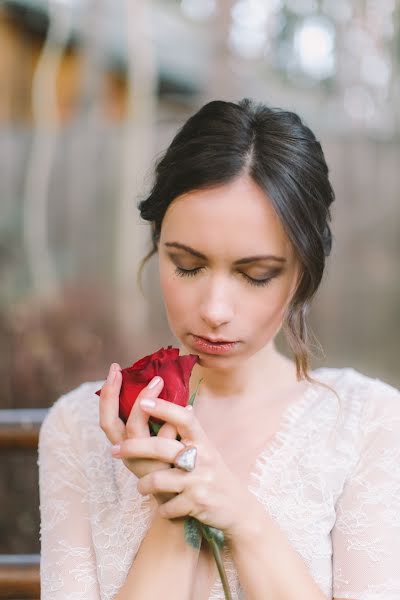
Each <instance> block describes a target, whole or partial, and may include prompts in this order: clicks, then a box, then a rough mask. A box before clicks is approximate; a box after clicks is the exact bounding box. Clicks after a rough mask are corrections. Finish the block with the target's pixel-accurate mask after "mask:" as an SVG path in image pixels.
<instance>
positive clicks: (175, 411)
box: [140, 395, 207, 443]
mask: <svg viewBox="0 0 400 600" xmlns="http://www.w3.org/2000/svg"><path fill="white" fill-rule="evenodd" d="M143 400H145V401H146V404H143ZM151 400H152V401H153V403H154V406H150V405H149V404H148V402H149V401H151ZM140 405H141V407H142V409H143V410H144V411H145V412H146V413H148V414H149V415H152V416H154V417H158V418H159V419H161V420H162V421H166V422H168V423H171V424H172V425H174V426H175V427H176V429H177V431H178V433H179V435H180V436H181V438H182V440H183V441H185V442H187V441H189V442H193V443H196V442H201V441H205V440H207V436H206V433H205V431H204V429H203V428H202V426H201V425H200V423H199V421H198V420H197V418H196V417H195V415H194V411H193V410H187V409H186V408H185V407H183V406H178V405H177V404H173V403H172V402H168V401H167V400H163V399H162V398H148V397H147V395H146V396H145V397H143V398H141V399H140Z"/></svg>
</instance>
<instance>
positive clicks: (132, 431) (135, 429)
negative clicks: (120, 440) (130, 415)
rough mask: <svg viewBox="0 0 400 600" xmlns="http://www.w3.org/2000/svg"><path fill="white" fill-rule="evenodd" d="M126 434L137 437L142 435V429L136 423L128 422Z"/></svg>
mask: <svg viewBox="0 0 400 600" xmlns="http://www.w3.org/2000/svg"><path fill="white" fill-rule="evenodd" d="M126 433H127V434H128V435H129V436H130V437H136V436H139V435H140V427H139V425H138V424H137V423H135V421H131V422H129V421H128V422H127V424H126Z"/></svg>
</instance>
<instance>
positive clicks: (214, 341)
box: [195, 334, 235, 344]
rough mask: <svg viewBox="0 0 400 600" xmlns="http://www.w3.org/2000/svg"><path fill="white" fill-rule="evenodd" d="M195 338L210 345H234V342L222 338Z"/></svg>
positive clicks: (201, 336)
mask: <svg viewBox="0 0 400 600" xmlns="http://www.w3.org/2000/svg"><path fill="white" fill-rule="evenodd" d="M195 337H198V338H200V339H202V340H205V341H206V342H210V343H211V344H234V343H235V342H234V341H233V340H225V339H223V338H215V339H213V338H209V337H204V335H196V334H195Z"/></svg>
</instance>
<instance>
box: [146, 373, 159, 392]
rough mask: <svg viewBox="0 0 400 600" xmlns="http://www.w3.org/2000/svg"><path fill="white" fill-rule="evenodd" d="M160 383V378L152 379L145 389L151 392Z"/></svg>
mask: <svg viewBox="0 0 400 600" xmlns="http://www.w3.org/2000/svg"><path fill="white" fill-rule="evenodd" d="M160 381H161V377H158V376H157V377H153V379H152V380H151V381H150V383H149V385H148V386H147V387H148V388H149V390H151V389H152V388H154V387H156V385H157V383H160Z"/></svg>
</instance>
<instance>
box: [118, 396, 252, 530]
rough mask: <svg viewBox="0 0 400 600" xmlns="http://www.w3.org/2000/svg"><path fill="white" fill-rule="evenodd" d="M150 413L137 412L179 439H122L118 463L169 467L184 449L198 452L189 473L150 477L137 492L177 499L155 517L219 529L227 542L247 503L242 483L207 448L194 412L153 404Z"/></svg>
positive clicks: (177, 470)
mask: <svg viewBox="0 0 400 600" xmlns="http://www.w3.org/2000/svg"><path fill="white" fill-rule="evenodd" d="M155 403H156V405H155V407H154V408H153V407H151V408H149V407H145V406H142V405H141V406H142V408H143V410H144V411H146V412H148V413H149V414H150V415H151V416H154V417H158V418H159V419H162V420H163V421H166V422H168V423H171V424H172V425H174V426H175V427H176V429H177V431H178V433H179V435H180V437H181V441H178V440H170V439H169V440H166V439H163V438H160V437H157V436H152V437H149V438H146V439H127V440H124V441H123V442H121V449H120V452H119V453H118V456H120V457H121V458H133V457H144V458H153V459H157V460H161V461H165V462H166V463H174V460H175V457H176V455H177V454H178V452H179V451H180V450H182V449H183V448H184V447H185V446H184V445H194V446H196V448H197V456H196V465H195V468H194V469H193V471H184V470H182V469H180V468H176V467H175V468H172V469H165V470H157V471H153V472H152V473H149V474H147V475H145V476H144V477H141V478H140V479H139V481H138V486H137V489H138V491H139V492H140V493H141V494H142V495H148V494H160V493H165V492H170V493H175V494H177V495H176V496H175V497H174V498H172V499H171V500H169V501H168V502H165V503H164V504H160V505H159V508H158V511H159V514H160V515H161V516H162V517H164V518H167V519H175V518H177V517H186V516H191V517H194V518H196V519H198V520H199V521H201V522H202V523H205V524H206V525H211V526H212V527H216V528H218V529H221V530H222V531H223V532H224V533H226V534H227V536H228V537H230V536H231V535H233V532H234V531H235V530H236V528H237V527H239V526H240V523H242V525H243V518H244V517H243V516H242V515H243V513H244V512H246V505H247V504H248V502H249V493H248V491H247V489H246V488H244V487H243V483H242V482H241V481H240V480H239V479H238V478H237V476H236V475H234V473H232V471H231V470H230V469H229V468H228V467H227V465H226V464H225V462H224V460H223V458H222V456H221V455H220V453H219V452H218V450H217V449H216V448H215V446H214V445H213V444H212V443H211V442H210V440H209V439H208V437H207V434H206V433H205V431H204V430H203V428H202V427H201V425H200V423H199V421H198V419H197V418H196V416H195V415H194V412H193V410H188V409H187V408H185V407H182V406H178V405H176V404H172V403H171V402H167V401H166V400H162V399H160V398H158V399H157V400H155Z"/></svg>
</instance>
